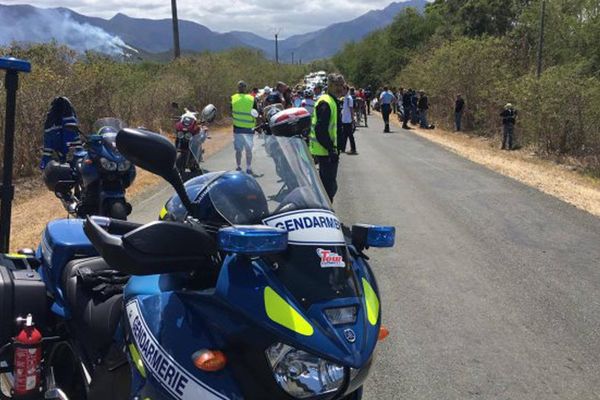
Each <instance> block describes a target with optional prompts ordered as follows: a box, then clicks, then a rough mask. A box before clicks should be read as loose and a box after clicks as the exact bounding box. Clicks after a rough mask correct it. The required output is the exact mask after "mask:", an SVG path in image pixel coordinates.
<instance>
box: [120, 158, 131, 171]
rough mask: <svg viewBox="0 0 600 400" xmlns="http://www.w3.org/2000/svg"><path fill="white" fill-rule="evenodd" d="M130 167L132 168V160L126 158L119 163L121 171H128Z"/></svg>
mask: <svg viewBox="0 0 600 400" xmlns="http://www.w3.org/2000/svg"><path fill="white" fill-rule="evenodd" d="M129 168H131V162H130V161H128V160H125V161H122V162H120V163H119V171H127V170H128V169H129Z"/></svg>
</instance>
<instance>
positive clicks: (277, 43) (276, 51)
mask: <svg viewBox="0 0 600 400" xmlns="http://www.w3.org/2000/svg"><path fill="white" fill-rule="evenodd" d="M275 62H276V63H277V64H279V31H277V32H275Z"/></svg>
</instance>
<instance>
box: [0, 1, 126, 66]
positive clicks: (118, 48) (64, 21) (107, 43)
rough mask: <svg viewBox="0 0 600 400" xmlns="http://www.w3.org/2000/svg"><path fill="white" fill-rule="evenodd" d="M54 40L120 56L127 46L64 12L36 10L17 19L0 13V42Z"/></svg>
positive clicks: (74, 46)
mask: <svg viewBox="0 0 600 400" xmlns="http://www.w3.org/2000/svg"><path fill="white" fill-rule="evenodd" d="M52 40H55V41H56V42H58V43H60V44H65V45H67V46H69V47H71V48H72V49H74V50H76V51H78V52H84V51H86V50H94V51H97V52H100V53H104V54H108V55H112V56H122V55H123V54H124V53H123V49H124V48H130V47H129V46H127V45H126V44H125V42H123V40H121V38H120V37H118V36H113V35H111V34H109V33H108V32H106V31H105V30H103V29H101V28H99V27H97V26H92V25H90V24H88V23H80V22H77V21H75V20H73V18H72V17H71V15H69V14H68V13H66V12H60V11H58V10H41V11H38V10H36V11H35V12H33V13H32V14H29V15H27V16H26V17H23V18H19V19H17V20H15V19H13V18H10V17H8V16H6V15H2V14H0V44H5V45H6V44H10V43H11V42H26V43H46V42H50V41H52Z"/></svg>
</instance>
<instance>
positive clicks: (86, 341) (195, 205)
mask: <svg viewBox="0 0 600 400" xmlns="http://www.w3.org/2000/svg"><path fill="white" fill-rule="evenodd" d="M261 136H262V135H261ZM244 139H245V140H247V141H248V143H252V141H253V140H254V137H253V136H252V135H248V137H245V138H244ZM259 139H261V140H260V141H259V143H262V142H263V141H264V142H267V143H268V144H269V146H261V145H257V146H256V147H254V157H253V168H254V170H255V171H260V172H261V174H260V176H256V175H249V174H245V173H243V172H237V171H228V168H227V166H230V163H231V161H232V160H233V159H234V158H233V156H234V154H233V151H227V150H224V151H223V152H221V153H218V154H216V155H214V156H213V157H211V158H210V160H208V161H207V163H211V164H212V168H211V170H212V171H220V172H212V173H208V174H205V175H202V176H200V177H197V178H194V179H191V180H189V181H188V182H186V184H185V185H184V184H183V183H182V180H181V177H180V175H179V173H178V172H177V169H176V167H175V161H176V155H177V154H176V150H175V148H174V146H173V145H172V144H171V143H170V142H169V140H168V139H166V138H165V137H162V136H160V135H157V134H154V133H151V132H148V131H143V130H134V129H124V130H121V131H120V132H119V134H118V136H117V138H116V143H117V147H118V148H119V151H120V152H121V153H122V154H123V155H125V157H127V159H129V160H131V161H132V162H133V163H135V164H136V165H138V166H139V167H141V168H143V169H146V170H148V171H150V172H152V173H155V174H157V175H160V176H162V177H163V178H164V179H165V180H167V181H168V182H169V183H170V184H171V185H172V186H173V187H174V189H175V191H176V193H177V194H176V195H175V196H173V197H172V198H171V199H170V200H169V201H168V203H167V204H166V206H165V208H163V210H162V211H161V212H160V219H161V220H160V221H156V222H152V223H149V224H146V225H139V224H136V223H132V222H126V221H120V220H117V219H113V218H107V217H97V216H93V217H88V218H87V219H86V220H81V219H63V220H56V221H53V222H51V223H49V224H48V226H47V228H46V230H45V232H44V234H43V238H42V243H41V245H40V248H39V249H38V252H37V255H36V257H30V258H29V261H30V263H31V264H33V263H39V267H37V271H38V272H39V275H40V281H41V282H43V287H44V289H45V290H44V292H47V293H49V296H50V299H49V302H50V308H51V310H52V315H53V316H52V318H50V317H48V318H47V319H46V320H49V321H53V322H50V323H48V324H45V325H43V326H42V329H43V334H44V338H45V339H46V340H47V343H48V344H47V346H46V348H45V356H44V365H43V371H44V376H45V377H46V378H45V384H44V388H43V391H44V393H45V398H46V399H49V398H56V399H88V400H95V399H242V398H245V399H293V398H295V399H325V400H329V399H331V400H333V399H345V400H358V399H360V398H361V397H362V386H363V384H364V382H365V380H366V379H367V375H368V373H369V370H370V368H371V366H372V363H373V360H374V351H375V348H376V345H377V342H378V340H380V339H382V338H384V337H385V336H386V330H385V328H383V327H382V326H381V307H380V295H379V291H378V288H377V283H376V280H375V277H374V275H373V272H372V270H371V268H370V267H369V264H368V263H367V260H368V257H367V256H366V255H365V253H364V251H365V249H368V248H369V247H391V246H393V244H394V235H395V230H394V228H392V227H384V226H373V225H354V226H353V227H352V229H347V228H346V227H345V226H343V225H342V224H341V222H340V221H339V220H338V218H337V216H336V215H335V213H334V212H333V210H332V207H331V204H330V202H329V200H328V197H327V195H326V194H325V192H324V189H323V187H322V184H321V182H320V180H319V177H318V173H317V171H316V170H315V168H314V164H313V162H312V158H311V157H310V154H309V152H308V148H307V146H306V143H305V142H304V140H303V138H302V137H301V136H296V135H294V136H278V135H276V134H273V135H268V136H262V137H260V138H259ZM267 147H268V148H270V150H269V151H267V150H266V148H267ZM275 148H277V149H278V151H279V153H278V157H275V158H274V157H272V155H273V149H275ZM282 185H285V186H286V190H285V192H286V195H285V196H282V195H281V192H282V191H281V187H282ZM98 255H100V256H101V257H98ZM0 272H1V271H0ZM2 276H3V275H2V274H0V277H2ZM0 293H1V291H0ZM38 303H40V304H44V301H39V302H35V304H38ZM32 313H33V314H34V315H33V319H34V320H35V319H36V318H37V316H36V315H35V313H36V311H32ZM37 314H38V315H40V314H43V312H42V311H37ZM8 317H9V318H10V316H8ZM12 317H14V316H12ZM3 318H4V316H3ZM3 320H4V319H3Z"/></svg>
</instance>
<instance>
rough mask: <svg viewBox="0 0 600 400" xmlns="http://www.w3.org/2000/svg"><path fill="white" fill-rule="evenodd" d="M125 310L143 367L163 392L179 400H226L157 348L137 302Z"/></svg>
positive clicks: (158, 346) (160, 348) (134, 301)
mask: <svg viewBox="0 0 600 400" xmlns="http://www.w3.org/2000/svg"><path fill="white" fill-rule="evenodd" d="M126 309H127V318H128V319H129V325H130V326H131V332H132V335H133V339H134V341H135V344H136V347H137V349H138V351H139V354H140V356H141V357H142V359H143V360H144V367H145V369H146V371H150V372H151V373H152V376H153V377H154V378H155V379H156V380H157V381H158V382H159V383H160V385H161V386H162V387H164V388H165V390H167V391H168V392H169V393H170V394H171V395H172V396H174V397H175V398H176V399H181V400H197V399H207V400H224V399H227V397H226V396H224V395H222V394H220V393H218V392H217V391H215V390H214V389H212V388H211V387H210V386H207V385H206V384H204V383H202V382H201V381H200V380H198V379H197V378H196V377H194V376H193V375H192V374H191V373H190V372H188V371H187V370H186V369H185V368H183V367H182V366H181V365H180V364H179V363H178V362H177V361H175V359H174V358H173V357H172V356H171V355H170V354H169V353H167V352H166V351H165V349H163V348H162V347H161V346H160V344H159V343H158V341H157V340H156V338H155V337H154V335H153V334H152V332H151V331H150V328H148V325H147V324H146V321H144V319H143V318H142V313H141V311H140V307H139V304H138V302H137V300H133V301H131V302H129V303H128V304H127V307H126Z"/></svg>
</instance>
